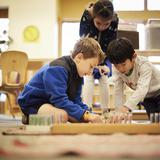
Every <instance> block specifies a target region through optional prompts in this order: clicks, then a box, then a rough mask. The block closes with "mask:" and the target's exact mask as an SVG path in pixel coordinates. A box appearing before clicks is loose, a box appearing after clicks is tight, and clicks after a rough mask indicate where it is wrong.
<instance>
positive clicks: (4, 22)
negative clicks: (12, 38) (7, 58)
mask: <svg viewBox="0 0 160 160" xmlns="http://www.w3.org/2000/svg"><path fill="white" fill-rule="evenodd" d="M8 23H9V19H8V18H0V52H4V51H6V50H7V49H8V42H9V38H8Z"/></svg>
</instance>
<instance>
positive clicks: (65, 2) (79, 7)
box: [59, 0, 160, 21]
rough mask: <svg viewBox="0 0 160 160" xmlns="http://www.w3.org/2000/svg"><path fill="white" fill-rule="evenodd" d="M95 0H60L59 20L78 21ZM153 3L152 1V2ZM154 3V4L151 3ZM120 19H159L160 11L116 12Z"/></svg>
mask: <svg viewBox="0 0 160 160" xmlns="http://www.w3.org/2000/svg"><path fill="white" fill-rule="evenodd" d="M95 1H96V0H60V3H61V8H60V9H61V15H59V16H60V19H61V20H62V21H63V20H79V19H80V17H81V15H82V12H83V10H84V8H85V7H86V6H87V4H89V3H90V2H95ZM153 1H154V0H153ZM153 3H154V2H153ZM117 13H118V15H119V18H120V19H129V20H144V21H146V20H147V19H150V18H160V11H148V10H145V11H138V12H135V11H132V12H128V11H125V12H124V11H121V12H117Z"/></svg>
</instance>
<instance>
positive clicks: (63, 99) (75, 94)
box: [18, 56, 89, 120]
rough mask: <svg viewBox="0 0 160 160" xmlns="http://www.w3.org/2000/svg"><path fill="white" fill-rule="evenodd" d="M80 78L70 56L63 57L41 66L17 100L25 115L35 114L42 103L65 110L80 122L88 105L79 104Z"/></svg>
mask: <svg viewBox="0 0 160 160" xmlns="http://www.w3.org/2000/svg"><path fill="white" fill-rule="evenodd" d="M82 83H83V78H81V77H79V75H78V72H77V68H76V65H75V63H74V61H73V60H72V59H71V57H70V56H64V57H61V58H58V59H56V60H54V61H53V62H51V63H50V64H49V65H45V66H43V67H42V68H41V69H40V70H39V71H38V72H37V73H36V74H35V75H34V76H33V78H32V79H31V80H30V82H29V83H28V84H26V85H25V88H24V90H23V91H22V93H21V94H20V95H19V97H18V103H19V105H20V107H21V109H22V111H23V113H24V114H26V115H29V114H36V113H37V112H38V109H39V107H40V106H41V105H42V104H44V103H50V104H52V105H53V106H55V107H57V108H60V109H63V110H65V111H66V112H67V113H68V115H70V116H72V117H74V118H75V119H77V120H80V119H81V117H82V115H83V114H84V112H85V111H86V110H89V109H88V106H87V105H85V104H83V103H82V101H81V97H80V96H81V90H82Z"/></svg>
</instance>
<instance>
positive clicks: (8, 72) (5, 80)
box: [0, 51, 28, 117]
mask: <svg viewBox="0 0 160 160" xmlns="http://www.w3.org/2000/svg"><path fill="white" fill-rule="evenodd" d="M27 65H28V56H27V54H26V53H24V52H21V51H6V52H3V53H1V56H0V67H1V71H2V85H1V86H0V93H4V94H5V95H6V97H7V99H8V103H9V111H10V113H11V114H12V116H13V117H14V111H13V106H12V103H11V97H10V96H9V94H12V95H14V97H15V100H17V96H18V94H19V92H20V91H22V89H23V87H24V85H25V83H26V74H27Z"/></svg>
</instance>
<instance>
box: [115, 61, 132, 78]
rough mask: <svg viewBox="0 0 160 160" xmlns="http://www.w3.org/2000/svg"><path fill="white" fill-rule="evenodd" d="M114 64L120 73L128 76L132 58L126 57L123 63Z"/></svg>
mask: <svg viewBox="0 0 160 160" xmlns="http://www.w3.org/2000/svg"><path fill="white" fill-rule="evenodd" d="M114 66H115V68H116V69H117V70H118V71H119V72H120V73H122V74H125V75H126V76H129V75H130V74H131V73H132V72H131V71H132V70H133V67H134V59H132V60H130V59H126V60H125V61H124V62H123V63H119V64H114Z"/></svg>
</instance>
